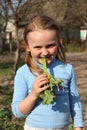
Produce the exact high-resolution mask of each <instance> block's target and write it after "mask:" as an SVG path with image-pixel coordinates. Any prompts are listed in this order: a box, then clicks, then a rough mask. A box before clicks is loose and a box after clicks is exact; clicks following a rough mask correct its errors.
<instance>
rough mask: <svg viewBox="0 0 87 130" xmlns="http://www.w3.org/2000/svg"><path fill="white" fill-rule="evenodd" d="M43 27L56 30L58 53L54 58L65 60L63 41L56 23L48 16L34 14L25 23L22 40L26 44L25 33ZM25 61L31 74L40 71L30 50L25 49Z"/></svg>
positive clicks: (43, 28)
mask: <svg viewBox="0 0 87 130" xmlns="http://www.w3.org/2000/svg"><path fill="white" fill-rule="evenodd" d="M45 29H47V30H54V31H56V33H57V37H58V42H59V44H58V54H57V56H56V58H58V59H59V60H61V61H63V62H65V52H64V46H63V43H61V42H60V36H59V28H58V26H57V24H56V23H55V21H54V20H53V19H52V18H50V17H48V16H34V17H33V18H32V19H31V20H29V23H28V24H27V25H26V27H25V31H24V40H25V42H26V44H28V41H27V35H28V33H29V32H33V31H39V30H45ZM25 62H26V64H27V65H28V66H29V68H30V71H31V72H32V73H33V74H34V73H35V72H38V73H39V74H41V73H42V70H41V69H40V68H39V67H38V66H37V65H35V64H34V62H33V60H32V57H31V54H30V52H27V51H26V56H25Z"/></svg>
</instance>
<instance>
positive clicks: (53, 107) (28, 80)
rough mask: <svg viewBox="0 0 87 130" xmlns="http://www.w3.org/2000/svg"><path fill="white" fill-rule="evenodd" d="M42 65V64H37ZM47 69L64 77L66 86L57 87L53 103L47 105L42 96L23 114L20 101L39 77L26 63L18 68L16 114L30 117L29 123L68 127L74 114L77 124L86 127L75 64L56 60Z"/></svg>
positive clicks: (41, 125) (14, 108) (76, 125)
mask: <svg viewBox="0 0 87 130" xmlns="http://www.w3.org/2000/svg"><path fill="white" fill-rule="evenodd" d="M36 64H37V65H38V66H39V67H40V68H42V65H41V64H39V63H36ZM47 71H48V72H49V73H50V74H51V75H53V76H54V77H55V78H58V79H62V80H63V81H64V82H63V83H62V87H63V89H60V90H58V89H57V87H56V86H55V87H54V93H55V99H54V101H53V102H52V103H51V104H49V105H43V104H42V100H41V99H40V98H38V100H37V101H36V103H35V105H34V107H33V108H32V110H31V112H30V113H28V114H27V115H24V114H23V113H21V112H20V111H19V109H18V104H19V102H21V101H22V100H24V99H25V98H26V96H27V95H28V94H29V93H30V92H31V91H32V84H33V82H34V80H35V76H34V75H33V74H32V73H31V72H30V70H29V68H28V66H27V65H26V64H25V65H23V66H22V67H21V68H19V69H18V71H17V73H16V76H15V81H14V94H13V100H12V111H13V113H14V115H15V116H16V117H23V116H26V120H25V124H26V125H29V126H32V127H36V128H64V127H65V126H67V125H69V123H70V115H71V117H72V119H73V123H74V127H83V117H82V107H81V102H80V97H79V93H78V89H77V83H76V78H75V73H74V70H73V67H72V65H70V64H64V63H63V62H61V61H59V60H57V59H54V60H53V61H52V62H51V63H50V64H49V65H48V66H47Z"/></svg>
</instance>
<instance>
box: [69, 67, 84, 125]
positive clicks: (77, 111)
mask: <svg viewBox="0 0 87 130" xmlns="http://www.w3.org/2000/svg"><path fill="white" fill-rule="evenodd" d="M69 88H70V93H69V96H70V110H71V116H72V119H73V122H74V127H83V115H82V105H81V101H80V96H79V93H78V87H77V83H76V75H75V72H74V69H73V67H72V69H71V79H70V87H69Z"/></svg>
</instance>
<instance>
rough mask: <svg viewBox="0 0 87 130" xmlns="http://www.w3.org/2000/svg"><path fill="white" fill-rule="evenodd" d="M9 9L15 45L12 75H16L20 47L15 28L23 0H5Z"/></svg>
mask: <svg viewBox="0 0 87 130" xmlns="http://www.w3.org/2000/svg"><path fill="white" fill-rule="evenodd" d="M7 1H8V4H9V8H10V14H11V15H12V16H13V19H14V24H15V27H16V44H17V49H16V52H15V62H14V67H13V69H14V74H15V73H16V70H17V66H18V61H19V57H20V46H19V37H18V26H17V12H18V10H19V8H20V6H21V5H22V4H23V3H24V2H25V1H24V0H7Z"/></svg>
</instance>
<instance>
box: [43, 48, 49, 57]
mask: <svg viewBox="0 0 87 130" xmlns="http://www.w3.org/2000/svg"><path fill="white" fill-rule="evenodd" d="M47 55H48V50H47V49H46V48H43V49H42V56H43V57H45V56H47Z"/></svg>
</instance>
